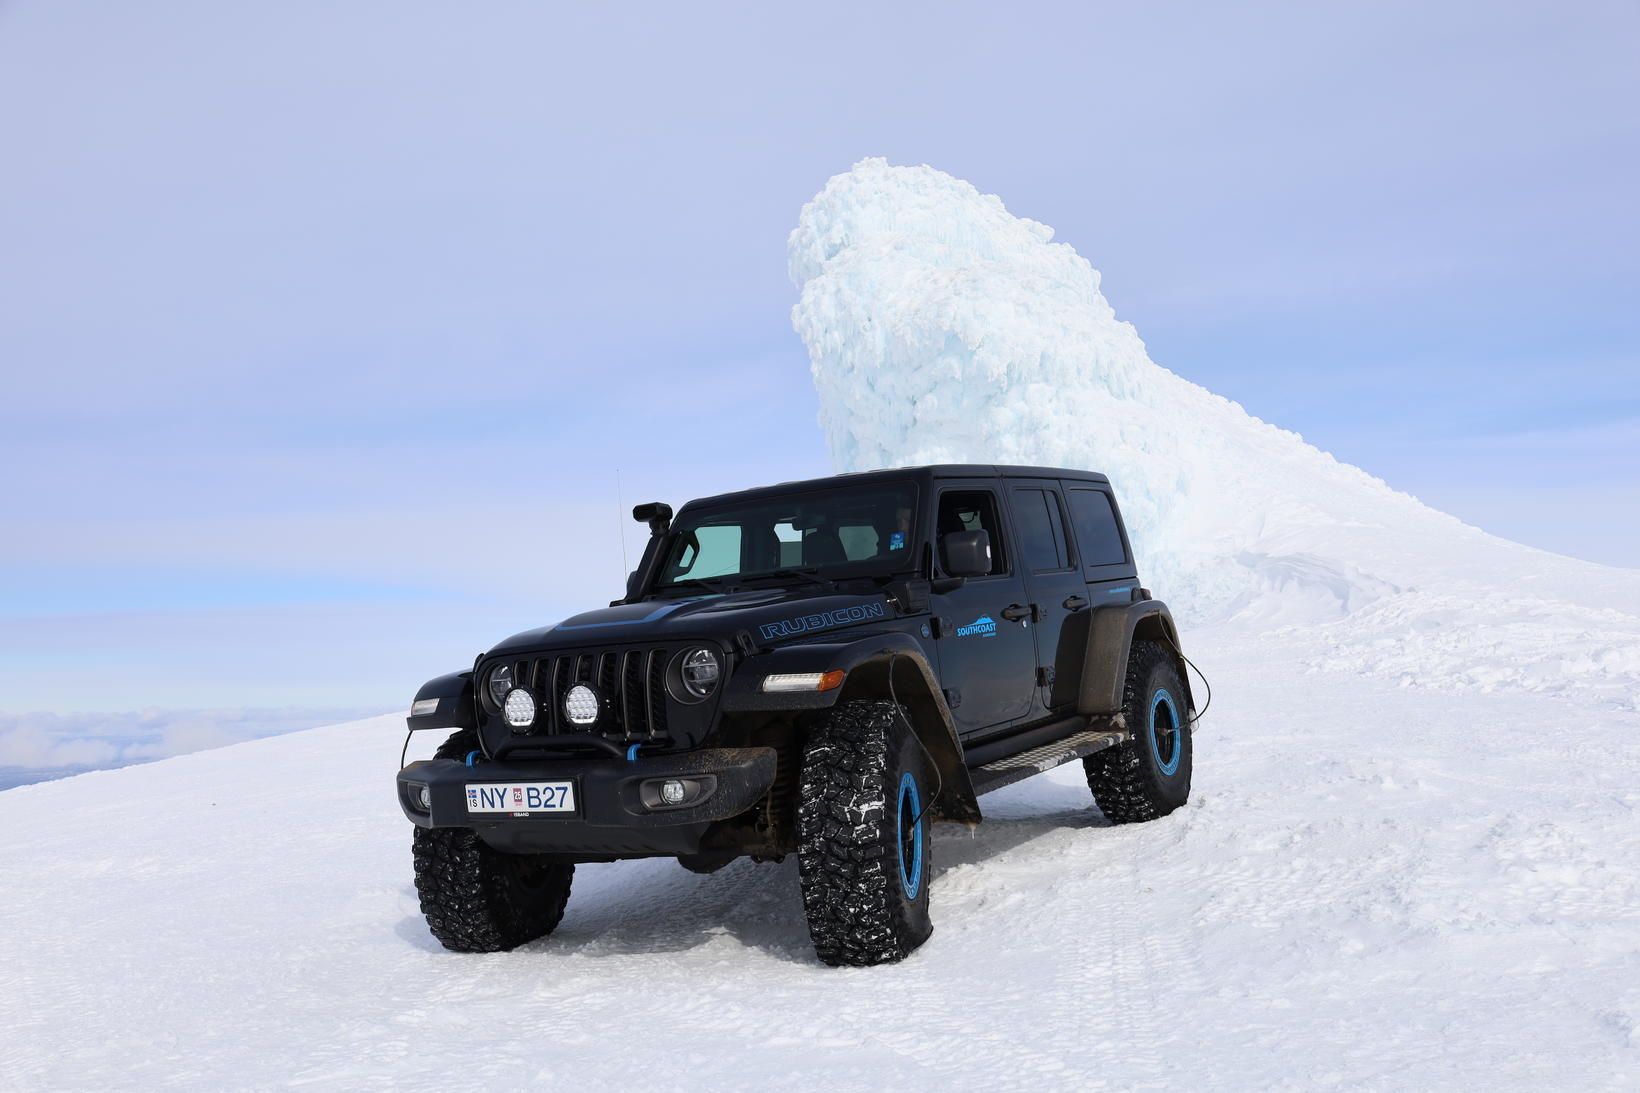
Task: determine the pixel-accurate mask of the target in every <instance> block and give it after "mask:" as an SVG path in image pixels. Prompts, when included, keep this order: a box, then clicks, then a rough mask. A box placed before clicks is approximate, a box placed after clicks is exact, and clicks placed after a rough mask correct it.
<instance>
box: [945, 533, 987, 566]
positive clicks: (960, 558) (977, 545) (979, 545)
mask: <svg viewBox="0 0 1640 1093" xmlns="http://www.w3.org/2000/svg"><path fill="white" fill-rule="evenodd" d="M940 558H941V560H942V561H943V562H944V563H945V572H946V573H948V574H949V575H951V576H953V577H983V576H985V575H987V574H988V573H990V572H991V533H990V532H988V531H953V532H950V533H949V534H947V535H944V536H942V537H941V538H940Z"/></svg>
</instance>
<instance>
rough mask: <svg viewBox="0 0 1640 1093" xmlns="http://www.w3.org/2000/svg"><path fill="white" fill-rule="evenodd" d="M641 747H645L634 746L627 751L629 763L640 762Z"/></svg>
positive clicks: (640, 745)
mask: <svg viewBox="0 0 1640 1093" xmlns="http://www.w3.org/2000/svg"><path fill="white" fill-rule="evenodd" d="M641 747H643V745H642V744H633V745H632V746H631V747H630V748H627V749H626V761H627V762H628V763H636V762H637V761H638V749H639V748H641Z"/></svg>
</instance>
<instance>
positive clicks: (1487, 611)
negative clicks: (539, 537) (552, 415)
mask: <svg viewBox="0 0 1640 1093" xmlns="http://www.w3.org/2000/svg"><path fill="white" fill-rule="evenodd" d="M791 268H792V271H793V274H794V276H795V277H796V278H797V280H798V281H799V283H800V284H801V286H802V297H801V301H800V303H799V304H798V307H797V310H796V313H795V320H796V325H797V328H798V330H799V333H800V334H802V336H803V338H804V340H805V341H806V342H807V343H808V346H809V349H810V353H811V356H812V359H813V364H814V374H815V382H816V384H817V386H818V388H819V390H820V394H821V400H822V408H823V415H824V420H823V424H824V427H825V432H826V436H827V440H828V442H829V443H830V445H831V447H832V451H833V454H834V456H835V457H836V459H837V462H838V464H839V468H840V469H854V468H860V467H868V466H874V465H882V464H893V463H903V462H912V461H924V460H935V459H962V460H974V461H984V462H993V461H995V462H1019V463H1066V464H1070V465H1080V466H1089V467H1094V468H1097V469H1101V470H1105V471H1107V472H1109V473H1110V474H1111V475H1112V477H1113V479H1114V481H1115V483H1116V487H1117V489H1118V491H1119V493H1120V495H1121V498H1122V500H1123V502H1124V507H1125V510H1126V512H1127V514H1128V516H1129V519H1130V520H1131V521H1132V522H1133V524H1134V531H1135V535H1136V538H1137V540H1138V546H1139V548H1140V550H1141V551H1142V552H1143V559H1142V561H1143V564H1144V567H1145V568H1144V569H1143V570H1142V571H1141V572H1142V574H1143V575H1144V576H1145V582H1146V584H1148V585H1149V586H1151V587H1152V588H1153V589H1155V590H1156V591H1157V592H1158V593H1159V594H1161V595H1164V596H1165V597H1166V598H1167V599H1168V600H1169V601H1171V602H1172V603H1173V604H1174V606H1175V607H1176V608H1177V609H1178V610H1179V612H1180V613H1181V615H1183V616H1184V617H1185V618H1186V620H1187V627H1186V630H1185V642H1186V648H1187V651H1188V652H1190V654H1191V655H1192V657H1193V658H1194V659H1195V660H1196V661H1197V662H1198V663H1199V664H1200V665H1201V666H1202V668H1203V670H1204V671H1205V672H1206V673H1207V674H1208V675H1209V676H1210V677H1211V679H1212V683H1213V690H1214V703H1213V707H1212V710H1211V712H1210V714H1209V715H1208V718H1207V720H1206V721H1205V722H1204V724H1203V725H1202V726H1201V728H1200V730H1199V732H1198V735H1197V737H1196V741H1195V749H1196V751H1195V785H1194V793H1193V796H1192V800H1191V802H1190V804H1189V806H1187V807H1186V808H1184V809H1181V810H1180V811H1179V812H1177V813H1175V814H1174V815H1172V816H1170V817H1167V818H1166V819H1163V820H1160V821H1157V822H1154V823H1149V824H1138V825H1132V826H1127V827H1120V828H1116V827H1111V826H1109V825H1108V824H1107V823H1106V822H1105V821H1104V819H1103V818H1102V817H1101V816H1100V815H1099V813H1098V811H1097V809H1095V808H1094V807H1093V804H1092V799H1091V796H1090V794H1089V793H1088V790H1087V787H1086V785H1085V784H1084V783H1083V782H1082V780H1081V771H1080V767H1079V766H1076V765H1073V766H1070V767H1064V768H1060V769H1058V770H1056V771H1053V772H1051V773H1050V774H1047V775H1044V776H1042V777H1039V778H1034V779H1031V780H1029V781H1026V782H1023V783H1020V784H1018V785H1015V786H1012V787H1009V788H1008V789H1005V790H1003V791H1001V792H999V793H996V794H993V795H990V796H987V797H985V798H984V799H983V800H982V805H983V808H984V811H985V814H986V820H985V822H984V823H983V824H981V825H980V826H979V827H978V828H977V829H976V830H974V831H972V832H970V831H968V830H966V829H963V828H960V827H955V826H946V825H942V826H940V827H939V828H937V830H936V834H935V838H934V840H933V846H932V853H933V858H934V863H935V871H936V872H935V879H934V881H933V885H932V889H931V894H932V905H933V913H934V922H935V930H934V935H933V937H932V939H931V940H930V941H929V942H928V944H927V945H925V946H924V947H923V948H922V949H920V950H919V951H918V952H917V953H915V954H913V956H912V957H911V958H910V959H908V960H907V961H905V962H904V963H903V964H899V965H893V966H886V967H879V968H871V969H828V968H824V967H822V966H820V965H819V964H818V963H817V962H816V961H815V959H814V957H813V955H812V952H811V949H810V946H809V942H808V937H807V934H806V931H805V928H804V925H803V917H802V907H801V903H800V900H799V898H798V893H797V881H796V868H795V863H794V862H792V861H787V862H785V863H782V864H778V865H773V864H770V865H758V864H754V863H752V862H749V861H742V862H737V863H735V864H733V865H731V866H730V867H728V868H727V869H725V870H723V871H721V872H719V873H716V874H713V875H711V876H704V877H703V876H697V875H694V874H691V873H688V872H686V871H684V870H683V869H682V868H681V867H679V866H678V865H677V864H676V863H674V862H671V861H641V862H624V863H617V864H613V865H595V866H583V867H581V868H580V869H579V870H578V871H577V874H576V880H575V888H574V894H573V895H572V897H571V899H570V903H569V910H568V913H567V915H566V917H565V919H564V922H563V924H562V926H561V927H560V928H559V930H558V932H557V933H556V934H555V935H553V936H552V937H550V938H547V939H544V940H542V941H540V942H536V943H533V944H531V945H528V946H526V947H524V948H522V949H520V950H518V951H516V952H513V953H506V954H497V955H487V956H464V955H457V954H452V953H448V952H445V951H444V950H442V949H441V948H439V946H438V945H437V943H436V942H434V940H433V939H432V937H431V936H430V935H429V934H428V932H427V929H426V926H425V924H424V922H423V920H422V918H421V915H420V913H419V910H418V908H417V904H416V896H415V891H414V888H413V886H412V883H411V871H410V858H409V841H410V839H409V825H408V824H407V823H406V822H405V821H404V819H403V818H402V817H401V816H400V814H399V812H398V808H397V806H396V804H395V801H394V793H393V791H392V782H391V773H392V770H393V768H394V766H395V764H396V762H397V758H398V749H399V745H400V743H401V742H402V727H403V722H402V720H400V719H398V718H396V717H389V718H377V719H373V720H367V721H361V722H356V723H351V724H345V725H337V726H332V727H329V728H323V729H315V730H312V731H310V732H305V733H298V734H294V735H290V736H285V737H279V738H275V739H268V740H259V741H255V742H251V743H246V744H241V745H236V746H233V747H229V748H224V749H221V750H217V751H210V752H201V753H198V754H194V755H187V756H182V757H179V758H173V759H167V760H164V761H161V762H156V763H152V764H149V765H145V766H141V767H135V768H129V769H125V770H119V771H109V772H99V773H93V774H88V775H83V776H80V777H75V778H69V779H65V780H63V781H60V782H54V783H50V784H43V785H35V786H25V787H22V788H19V789H15V790H9V791H7V792H4V793H0V830H3V831H4V832H5V833H6V835H7V837H6V838H5V839H4V840H3V842H0V875H3V876H4V877H5V878H6V882H7V891H8V898H7V899H6V900H4V901H0V1028H3V1029H4V1031H5V1035H4V1036H0V1075H3V1076H4V1077H3V1079H0V1086H4V1087H6V1088H19V1089H84V1088H155V1087H161V1086H163V1087H166V1088H189V1089H213V1090H214V1089H224V1088H267V1087H272V1086H290V1085H303V1086H316V1087H319V1088H334V1089H370V1088H377V1089H435V1088H436V1089H444V1088H472V1087H480V1086H482V1087H485V1088H496V1087H511V1086H519V1085H527V1086H533V1087H540V1088H562V1089H582V1088H589V1087H599V1086H610V1087H621V1088H633V1087H641V1088H645V1089H661V1090H666V1089H741V1088H760V1089H793V1090H805V1091H807V1090H814V1089H881V1088H889V1087H895V1086H901V1085H904V1086H906V1087H912V1086H913V1085H914V1086H915V1087H918V1088H923V1087H929V1088H954V1089H984V1090H1016V1089H1017V1090H1040V1089H1066V1090H1087V1089H1136V1088H1145V1089H1180V1088H1196V1089H1232V1090H1239V1089H1311V1088H1318V1087H1321V1088H1334V1087H1366V1088H1381V1089H1390V1088H1393V1089H1419V1090H1432V1089H1472V1088H1477V1087H1483V1088H1488V1089H1497V1090H1541V1089H1545V1088H1568V1089H1573V1088H1575V1089H1626V1088H1634V1087H1635V1086H1636V1085H1637V1084H1640V823H1637V818H1640V817H1637V810H1640V742H1637V737H1636V731H1635V730H1636V728H1637V727H1640V711H1637V708H1636V705H1635V702H1636V699H1635V694H1636V689H1637V688H1636V686H1635V684H1636V680H1637V679H1640V663H1637V662H1636V659H1635V658H1636V655H1637V653H1636V650H1637V648H1640V645H1637V641H1636V636H1637V634H1640V625H1637V614H1640V595H1637V575H1636V574H1634V573H1632V572H1627V571H1616V570H1610V569H1603V568H1601V567H1598V566H1592V565H1585V564H1583V563H1579V562H1575V561H1572V560H1569V559H1565V558H1558V557H1554V556H1551V555H1547V554H1543V553H1541V552H1537V551H1532V550H1527V549H1526V548H1522V547H1518V546H1515V545H1512V544H1509V543H1505V542H1501V541H1499V540H1497V539H1494V538H1492V537H1489V536H1487V535H1485V534H1483V533H1481V532H1480V531H1477V530H1475V529H1473V528H1468V527H1465V526H1463V525H1461V524H1460V523H1458V522H1457V521H1455V520H1452V519H1450V518H1449V517H1446V516H1443V515H1441V514H1439V513H1436V512H1433V511H1431V510H1429V509H1428V508H1426V507H1424V506H1422V505H1420V504H1419V503H1418V502H1417V501H1415V500H1413V499H1412V498H1410V497H1407V496H1405V495H1402V494H1398V493H1396V492H1394V491H1393V490H1391V489H1390V488H1389V487H1387V486H1385V485H1384V484H1383V483H1381V482H1378V481H1376V480H1375V479H1372V478H1371V477H1370V476H1368V475H1366V474H1364V473H1362V472H1360V471H1358V470H1355V469H1353V468H1349V467H1345V466H1342V465H1340V464H1338V463H1336V462H1335V461H1333V460H1331V459H1330V458H1329V457H1327V456H1325V455H1324V454H1322V453H1320V452H1318V451H1316V450H1315V449H1313V448H1311V447H1309V446H1308V445H1306V444H1304V442H1303V441H1302V440H1300V439H1299V438H1297V437H1296V436H1293V435H1292V434H1290V433H1284V432H1282V431H1280V430H1278V429H1275V428H1273V427H1271V426H1268V425H1265V424H1263V423H1261V422H1258V421H1256V420H1254V419H1253V418H1251V417H1249V416H1248V415H1247V414H1245V413H1244V412H1243V411H1242V410H1241V409H1240V408H1238V407H1236V406H1234V405H1233V404H1231V403H1228V402H1225V401H1224V400H1222V399H1219V398H1217V397H1215V396H1213V395H1211V394H1209V393H1208V392H1206V391H1203V390H1201V389H1200V388H1198V387H1195V386H1193V385H1191V384H1189V383H1187V382H1185V381H1183V380H1181V379H1179V378H1178V377H1176V376H1173V375H1171V374H1170V373H1168V372H1166V371H1164V370H1163V369H1161V368H1159V367H1158V366H1157V365H1155V364H1154V363H1152V362H1151V361H1150V360H1149V359H1148V357H1147V356H1146V355H1145V352H1144V348H1143V346H1142V344H1141V343H1140V342H1139V340H1138V337H1137V335H1136V334H1135V333H1134V332H1133V330H1132V328H1131V327H1129V326H1127V325H1126V324H1123V323H1121V322H1119V321H1117V320H1116V318H1115V316H1114V315H1113V314H1112V313H1111V310H1110V308H1109V306H1108V305H1107V304H1106V303H1105V301H1104V299H1103V297H1102V296H1100V294H1099V290H1098V275H1097V274H1096V273H1095V272H1094V271H1093V270H1092V268H1091V267H1090V266H1089V265H1088V264H1087V263H1086V262H1085V261H1083V260H1082V259H1081V258H1079V257H1077V256H1076V255H1075V253H1074V252H1073V251H1071V250H1070V248H1068V247H1065V246H1063V245H1057V244H1053V243H1052V242H1051V233H1050V232H1049V230H1048V229H1047V228H1045V227H1043V226H1041V225H1039V224H1033V223H1031V222H1029V221H1023V220H1018V219H1015V218H1013V217H1012V216H1010V215H1009V214H1008V213H1007V212H1006V211H1005V210H1004V208H1003V206H1002V204H1001V202H1000V201H998V200H997V199H996V198H994V197H985V196H982V195H980V194H978V193H977V192H976V191H974V190H973V189H972V187H969V186H967V184H965V183H962V182H959V181H957V180H955V179H952V178H950V177H948V176H945V175H942V174H940V173H939V172H937V171H933V170H930V169H928V168H896V167H890V166H888V165H887V164H886V163H883V162H881V161H866V162H864V163H862V164H860V165H859V166H857V167H856V168H855V169H854V170H853V171H851V172H849V173H847V174H845V175H842V176H839V177H838V178H836V179H833V180H832V181H831V182H830V183H829V184H828V185H827V187H826V188H825V190H824V191H823V192H822V193H821V194H820V195H819V196H818V197H817V198H816V199H815V200H814V202H812V203H811V204H810V205H809V206H808V207H806V208H805V209H804V211H803V215H802V219H801V221H800V223H799V226H798V229H797V231H796V232H794V233H793V236H792V242H791ZM415 682H419V681H407V690H408V689H409V688H410V687H413V686H414V683H415ZM433 744H434V741H432V740H422V741H418V742H417V745H416V747H417V748H418V749H419V750H420V752H421V753H422V754H425V753H426V752H428V751H429V750H430V749H431V747H432V746H433Z"/></svg>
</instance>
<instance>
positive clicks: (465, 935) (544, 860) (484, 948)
mask: <svg viewBox="0 0 1640 1093" xmlns="http://www.w3.org/2000/svg"><path fill="white" fill-rule="evenodd" d="M477 747H478V739H477V737H476V736H475V735H474V734H473V733H472V732H471V731H469V730H463V731H461V732H458V733H456V734H455V735H454V736H452V737H450V738H449V739H448V740H446V741H445V742H444V743H443V744H442V745H440V746H439V749H438V752H437V753H436V754H435V758H438V759H460V758H462V757H463V756H465V755H466V754H467V753H468V752H470V751H472V750H473V749H475V748H477ZM411 851H412V854H413V855H414V857H415V863H416V894H417V895H419V896H420V897H421V913H422V914H423V915H425V916H427V928H428V929H429V930H431V931H432V932H433V936H434V937H436V938H438V940H439V943H440V944H442V945H443V946H444V947H445V948H446V949H453V950H454V951H456V952H458V953H495V952H502V951H504V950H506V949H514V948H517V947H518V946H520V945H522V944H524V943H525V942H526V941H534V940H535V939H536V938H538V937H544V936H546V935H547V934H550V933H552V931H553V929H554V928H555V927H556V926H557V925H558V922H559V920H560V919H562V918H563V917H564V904H565V903H567V902H568V901H569V889H570V882H571V881H572V880H573V879H574V876H575V866H573V865H565V864H560V863H557V862H554V861H552V860H551V859H550V858H549V857H548V856H547V855H544V854H506V853H503V852H501V851H499V850H496V849H494V848H493V847H491V846H489V845H488V844H486V843H485V842H484V841H483V840H482V839H480V838H479V837H478V836H477V835H475V834H474V833H473V832H471V831H469V830H467V829H466V828H460V827H437V828H425V827H418V828H416V829H415V834H414V836H413V837H412V844H411Z"/></svg>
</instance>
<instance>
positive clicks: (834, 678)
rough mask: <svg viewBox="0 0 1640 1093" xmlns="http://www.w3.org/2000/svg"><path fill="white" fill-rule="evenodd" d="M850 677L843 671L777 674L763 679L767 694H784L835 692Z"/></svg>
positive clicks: (764, 689)
mask: <svg viewBox="0 0 1640 1093" xmlns="http://www.w3.org/2000/svg"><path fill="white" fill-rule="evenodd" d="M846 675H848V673H847V672H845V671H843V670H842V669H840V668H838V669H833V670H832V671H829V672H776V673H775V674H773V675H767V676H764V677H763V691H764V693H765V694H784V693H790V692H793V691H835V690H836V689H837V688H839V687H841V686H842V685H843V677H844V676H846Z"/></svg>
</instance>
